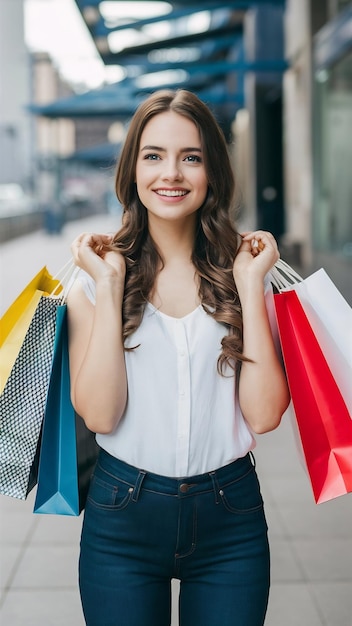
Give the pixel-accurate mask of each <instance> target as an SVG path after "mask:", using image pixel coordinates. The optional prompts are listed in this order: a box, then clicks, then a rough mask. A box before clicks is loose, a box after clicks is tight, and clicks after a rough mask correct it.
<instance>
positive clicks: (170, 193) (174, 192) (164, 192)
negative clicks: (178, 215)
mask: <svg viewBox="0 0 352 626" xmlns="http://www.w3.org/2000/svg"><path fill="white" fill-rule="evenodd" d="M155 191H156V193H157V194H158V196H167V197H169V198H179V197H181V196H186V195H187V194H188V191H186V190H182V189H156V190H155Z"/></svg>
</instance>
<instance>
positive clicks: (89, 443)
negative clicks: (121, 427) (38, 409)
mask: <svg viewBox="0 0 352 626" xmlns="http://www.w3.org/2000/svg"><path fill="white" fill-rule="evenodd" d="M56 316H57V322H56V335H55V346H54V357H53V366H52V370H51V375H50V383H49V390H48V396H47V401H46V407H45V415H44V422H43V430H42V437H41V447H40V456H39V471H38V486H37V493H36V499H35V504H34V513H51V514H56V515H79V514H80V512H81V511H82V510H83V508H84V505H85V500H86V497H87V492H88V487H89V482H90V476H91V473H92V471H93V468H94V465H95V462H96V459H97V454H98V445H97V443H96V441H95V434H94V433H92V432H91V431H89V430H88V429H87V427H86V426H85V424H84V422H83V420H82V418H81V417H80V416H78V415H77V414H76V413H75V410H74V408H73V406H72V403H71V399H70V374H69V356H68V331H67V308H66V304H63V305H61V306H59V307H58V308H57V311H56Z"/></svg>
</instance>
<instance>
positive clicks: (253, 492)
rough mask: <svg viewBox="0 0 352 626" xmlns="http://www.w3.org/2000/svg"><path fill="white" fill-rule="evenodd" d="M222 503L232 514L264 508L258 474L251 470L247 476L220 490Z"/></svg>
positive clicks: (252, 511) (253, 511)
mask: <svg viewBox="0 0 352 626" xmlns="http://www.w3.org/2000/svg"><path fill="white" fill-rule="evenodd" d="M219 495H220V497H221V501H222V503H223V505H224V507H225V509H227V511H229V512H230V513H235V514H240V515H241V514H242V515H243V514H246V513H255V512H256V511H261V510H263V508H264V505H263V498H262V495H261V493H260V487H259V482H258V478H257V474H256V472H255V470H254V468H253V469H252V470H250V471H249V472H248V473H247V474H245V476H243V477H242V478H240V479H239V480H236V481H234V482H232V483H228V484H226V485H224V486H222V487H221V488H220V491H219Z"/></svg>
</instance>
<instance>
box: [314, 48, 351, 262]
mask: <svg viewBox="0 0 352 626" xmlns="http://www.w3.org/2000/svg"><path fill="white" fill-rule="evenodd" d="M313 123H314V167H315V176H314V204H313V207H314V208H313V237H314V244H315V248H316V249H318V250H322V251H324V250H325V251H332V252H335V253H338V254H341V255H343V256H344V257H346V256H349V257H352V52H350V53H349V54H348V55H347V56H346V57H344V58H343V59H341V60H340V61H339V62H338V63H336V64H335V65H334V66H332V67H330V68H328V69H322V70H320V71H318V72H317V73H316V76H315V83H314V108H313Z"/></svg>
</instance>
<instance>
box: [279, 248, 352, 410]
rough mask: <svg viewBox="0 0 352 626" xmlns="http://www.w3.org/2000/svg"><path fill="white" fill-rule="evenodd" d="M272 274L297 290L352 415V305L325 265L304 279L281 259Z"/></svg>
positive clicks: (282, 286)
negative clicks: (338, 287)
mask: <svg viewBox="0 0 352 626" xmlns="http://www.w3.org/2000/svg"><path fill="white" fill-rule="evenodd" d="M278 270H279V271H280V272H281V274H279V275H278ZM271 278H272V282H273V284H274V286H275V287H276V288H277V289H278V290H279V291H285V290H291V289H294V290H295V291H296V293H297V295H298V297H299V300H300V302H301V304H302V306H303V309H304V312H305V314H306V316H307V318H308V321H309V323H310V325H311V327H312V329H313V332H314V334H315V336H316V338H317V340H318V343H319V345H320V347H321V349H322V351H323V353H324V354H325V356H326V358H327V360H328V363H329V367H330V369H331V371H332V374H333V376H334V378H335V380H336V382H337V384H338V387H339V389H340V391H341V393H342V395H343V397H344V400H345V402H346V404H347V407H348V410H349V412H350V414H351V417H352V384H351V381H352V308H351V307H350V306H349V304H348V302H347V301H346V300H345V299H344V297H343V296H342V294H341V293H340V292H339V290H338V289H337V287H336V286H335V285H334V283H333V281H332V280H331V278H330V277H329V276H328V274H327V273H326V271H325V270H324V269H323V268H321V269H319V270H317V271H316V272H314V273H313V274H311V275H310V276H308V277H307V278H305V279H303V278H302V277H301V276H299V274H297V273H296V272H295V271H294V270H293V269H292V268H290V266H288V265H287V264H286V263H285V262H283V261H282V260H281V259H280V260H279V262H278V263H277V264H276V266H275V268H274V272H273V273H271Z"/></svg>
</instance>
